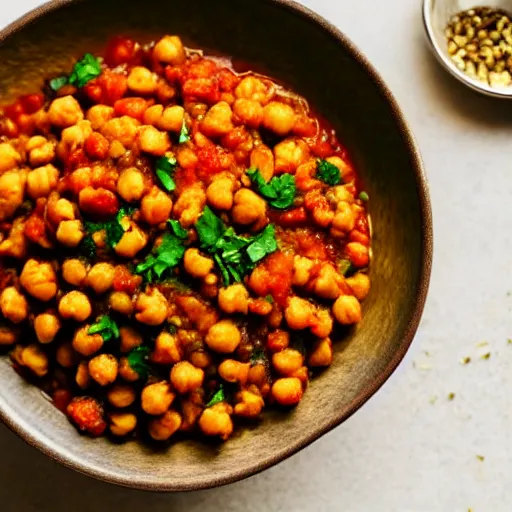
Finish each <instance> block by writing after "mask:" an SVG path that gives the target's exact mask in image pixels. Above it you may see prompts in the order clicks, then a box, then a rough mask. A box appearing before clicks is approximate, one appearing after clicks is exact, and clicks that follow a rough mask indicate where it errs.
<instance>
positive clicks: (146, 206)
mask: <svg viewBox="0 0 512 512" xmlns="http://www.w3.org/2000/svg"><path fill="white" fill-rule="evenodd" d="M171 211H172V200H171V198H170V197H169V196H168V195H167V194H166V193H165V192H163V191H162V190H160V189H159V188H158V187H156V186H154V187H153V188H152V189H151V190H150V191H149V193H148V194H146V195H145V196H144V197H143V198H142V201H141V205H140V212H141V215H142V218H143V220H144V221H145V222H147V223H148V224H151V225H152V226H156V225H158V224H161V223H162V222H166V221H167V219H168V218H169V217H170V215H171Z"/></svg>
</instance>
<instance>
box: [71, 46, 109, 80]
mask: <svg viewBox="0 0 512 512" xmlns="http://www.w3.org/2000/svg"><path fill="white" fill-rule="evenodd" d="M100 75H101V65H100V61H99V60H98V59H97V58H96V57H95V56H94V55H91V54H90V53H86V54H85V55H84V56H83V58H82V60H80V61H78V62H77V63H76V64H75V67H74V68H73V71H72V72H71V75H69V80H68V81H69V83H70V84H71V85H75V86H76V87H83V86H84V85H85V84H86V83H87V82H89V81H90V80H92V79H93V78H96V77H97V76H100Z"/></svg>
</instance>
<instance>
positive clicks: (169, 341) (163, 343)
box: [151, 331, 183, 364]
mask: <svg viewBox="0 0 512 512" xmlns="http://www.w3.org/2000/svg"><path fill="white" fill-rule="evenodd" d="M182 357H183V355H182V351H181V347H180V344H179V343H178V340H177V338H176V336H174V335H173V334H171V333H169V332H167V331H162V332H161V333H160V334H159V335H158V336H157V338H156V340H155V349H154V351H153V354H152V356H151V360H152V361H153V362H154V363H157V364H175V363H179V362H180V361H181V359H182Z"/></svg>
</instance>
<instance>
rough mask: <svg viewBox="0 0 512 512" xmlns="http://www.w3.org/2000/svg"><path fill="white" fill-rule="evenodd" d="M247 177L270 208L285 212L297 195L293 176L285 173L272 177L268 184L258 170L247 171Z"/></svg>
mask: <svg viewBox="0 0 512 512" xmlns="http://www.w3.org/2000/svg"><path fill="white" fill-rule="evenodd" d="M247 176H249V178H251V181H252V182H253V184H254V185H255V186H256V190H257V191H258V193H259V194H260V195H262V196H263V197H264V198H265V199H267V201H268V203H269V204H270V205H271V206H273V207H274V208H278V209H279V210H286V209H287V208H290V206H292V204H293V201H294V200H295V194H296V193H297V188H296V186H295V176H293V175H292V174H287V173H286V174H282V175H281V176H274V177H273V178H272V179H271V180H270V181H269V182H268V183H267V182H266V181H265V178H263V176H262V175H261V173H260V171H259V170H258V169H249V170H248V171H247Z"/></svg>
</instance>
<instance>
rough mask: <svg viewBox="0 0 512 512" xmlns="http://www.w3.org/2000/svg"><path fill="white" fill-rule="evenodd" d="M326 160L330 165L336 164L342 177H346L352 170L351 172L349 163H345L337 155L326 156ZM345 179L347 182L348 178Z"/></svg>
mask: <svg viewBox="0 0 512 512" xmlns="http://www.w3.org/2000/svg"><path fill="white" fill-rule="evenodd" d="M326 160H327V161H328V162H329V163H330V164H332V165H334V166H336V167H337V168H338V169H339V170H340V172H341V175H342V176H343V177H345V178H346V177H347V176H348V175H349V174H350V173H352V172H353V171H352V168H351V167H350V165H349V164H347V162H345V161H344V160H342V159H341V158H340V157H339V156H330V157H328V158H326ZM346 181H347V182H348V181H349V180H346Z"/></svg>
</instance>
